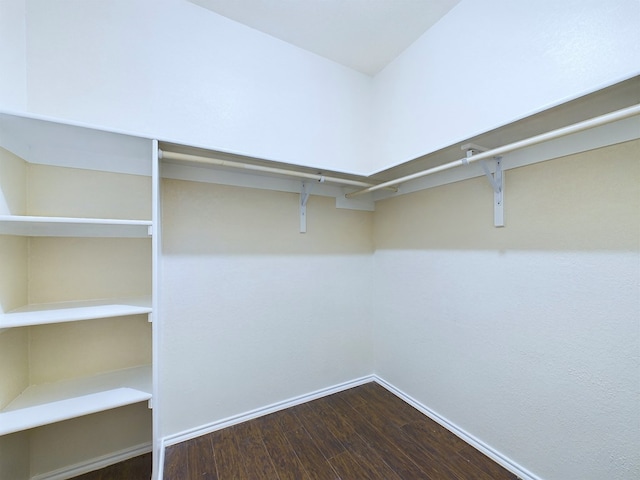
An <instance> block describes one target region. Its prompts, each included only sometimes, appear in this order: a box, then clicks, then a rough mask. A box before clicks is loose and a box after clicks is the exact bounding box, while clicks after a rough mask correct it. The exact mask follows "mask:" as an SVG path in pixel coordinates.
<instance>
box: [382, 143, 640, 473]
mask: <svg viewBox="0 0 640 480" xmlns="http://www.w3.org/2000/svg"><path fill="white" fill-rule="evenodd" d="M639 155H640V141H633V142H628V143H624V144H619V145H614V146H611V147H606V148H602V149H599V150H594V151H590V152H586V153H581V154H577V155H573V156H569V157H565V158H561V159H556V160H552V161H549V162H543V163H539V164H536V165H532V166H527V167H522V168H519V169H514V170H509V171H508V172H507V174H506V189H505V195H506V198H505V208H506V213H505V216H506V221H507V224H506V227H505V228H503V229H496V228H494V227H493V226H492V220H493V217H492V195H493V194H492V190H491V188H490V187H489V185H488V183H487V182H486V180H485V179H483V178H477V179H472V180H466V181H463V182H459V183H455V184H450V185H446V186H441V187H437V188H433V189H430V190H426V191H421V192H417V193H413V194H409V195H406V196H403V197H398V198H395V199H389V200H385V201H381V202H378V204H377V210H376V212H375V214H374V239H375V243H376V251H375V255H374V278H375V282H374V296H373V305H374V308H373V312H374V352H375V353H374V358H375V373H376V374H378V375H380V376H381V377H382V378H384V379H385V380H387V381H388V382H390V383H391V384H393V385H394V386H396V387H397V388H399V389H400V390H402V391H404V392H406V393H407V394H409V395H411V396H412V397H413V398H415V399H417V400H418V401H419V402H421V403H422V404H423V405H425V406H427V407H429V408H431V409H432V410H434V411H435V412H436V413H438V414H439V415H441V416H443V417H445V418H446V419H448V420H449V421H450V422H452V423H454V424H456V425H458V426H459V427H461V428H462V429H464V430H465V431H467V432H469V433H470V434H472V435H474V436H475V437H476V438H478V439H480V440H481V441H483V442H484V443H485V444H487V445H488V446H490V447H491V448H493V449H495V450H497V451H498V452H500V453H501V454H502V455H504V456H506V457H507V458H509V459H511V460H512V461H514V462H515V463H517V464H519V465H520V466H521V467H523V468H524V469H525V470H528V471H530V472H532V474H533V475H536V476H537V478H540V479H545V480H564V479H568V478H580V479H584V480H598V479H602V478H607V479H611V480H623V479H630V478H637V477H638V476H639V475H640V456H639V452H638V450H637V445H638V444H639V443H640V432H639V431H638V422H639V421H640V405H638V402H637V399H638V395H640V380H639V378H640V377H639V375H638V372H639V371H640V364H639V358H638V351H640V325H639V321H638V312H639V311H640V296H639V295H638V291H639V282H640V255H639V244H638V240H639V239H640V212H639V207H640V205H639V201H638V199H639V198H640V164H639V163H638V158H639Z"/></svg>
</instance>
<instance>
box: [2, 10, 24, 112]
mask: <svg viewBox="0 0 640 480" xmlns="http://www.w3.org/2000/svg"><path fill="white" fill-rule="evenodd" d="M25 10H26V7H25V0H0V72H2V74H1V75H0V109H3V110H17V111H20V110H25V109H26V108H27V57H26V22H25Z"/></svg>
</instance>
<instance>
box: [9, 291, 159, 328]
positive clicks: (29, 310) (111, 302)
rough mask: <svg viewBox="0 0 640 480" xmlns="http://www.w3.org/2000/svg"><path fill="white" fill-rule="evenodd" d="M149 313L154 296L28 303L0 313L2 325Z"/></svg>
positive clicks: (13, 325) (58, 321)
mask: <svg viewBox="0 0 640 480" xmlns="http://www.w3.org/2000/svg"><path fill="white" fill-rule="evenodd" d="M147 313H151V298H150V297H144V298H124V299H108V300H90V301H81V302H60V303H47V304H37V305H27V306H24V307H21V308H17V309H15V310H12V311H10V312H8V313H4V314H0V329H2V328H16V327H28V326H31V325H46V324H50V323H64V322H78V321H82V320H94V319H98V318H113V317H124V316H128V315H141V314H147Z"/></svg>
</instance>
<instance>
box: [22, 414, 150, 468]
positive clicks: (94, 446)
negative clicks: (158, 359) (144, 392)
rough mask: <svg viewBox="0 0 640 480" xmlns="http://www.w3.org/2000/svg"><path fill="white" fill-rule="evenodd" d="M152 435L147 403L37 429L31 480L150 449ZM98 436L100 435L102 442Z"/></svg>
mask: <svg viewBox="0 0 640 480" xmlns="http://www.w3.org/2000/svg"><path fill="white" fill-rule="evenodd" d="M150 431H151V410H150V409H149V408H148V406H147V403H146V402H143V403H137V404H135V405H128V406H126V407H121V408H117V409H114V410H108V411H106V412H100V413H95V414H93V415H87V416H84V417H79V418H74V419H72V420H67V421H65V422H59V423H54V424H51V425H46V426H44V427H39V428H36V429H33V430H31V432H30V437H29V445H30V447H31V466H30V471H31V476H32V477H33V476H35V475H38V474H45V475H43V476H42V477H41V478H51V476H50V475H49V476H48V475H46V474H49V473H50V472H55V471H56V470H58V469H64V468H68V467H69V466H70V465H76V464H82V463H84V462H86V461H87V459H97V458H100V457H102V456H107V457H108V456H109V455H113V454H114V453H119V452H121V451H122V450H125V449H127V448H135V447H139V446H141V445H147V446H148V447H149V448H150V446H151V445H150V443H149V442H150V437H149V432H150ZM96 432H100V433H99V441H96V438H97V436H96ZM61 439H64V441H61Z"/></svg>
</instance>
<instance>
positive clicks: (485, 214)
mask: <svg viewBox="0 0 640 480" xmlns="http://www.w3.org/2000/svg"><path fill="white" fill-rule="evenodd" d="M639 158H640V146H639V144H638V142H637V141H634V142H627V143H623V144H620V145H617V146H614V147H611V148H601V149H597V150H592V151H589V152H585V153H582V154H578V155H571V156H568V157H564V158H562V159H559V160H553V161H549V162H541V163H537V164H534V165H531V166H528V167H523V168H517V169H514V170H508V171H506V173H505V206H504V209H505V210H504V211H505V222H506V225H507V226H506V228H495V227H494V226H493V223H492V222H493V190H492V189H491V187H490V186H489V183H488V182H487V180H486V179H485V178H476V179H472V180H467V181H464V182H457V183H453V184H449V185H444V186H441V187H436V188H432V189H428V190H422V191H420V192H416V193H413V194H410V195H404V196H400V197H397V198H394V199H391V200H387V201H381V202H378V203H377V204H376V214H375V227H374V229H375V247H376V249H417V250H424V249H439V250H451V249H466V250H478V249H489V250H494V249H503V248H504V249H517V250H593V249H597V250H632V251H634V250H637V248H638V238H639V237H640V228H639V227H638V223H637V222H636V219H637V218H636V213H637V207H638V201H639V198H640V183H639V182H638V178H639V176H640V173H639V170H640V162H639V161H638V159H639ZM508 162H509V159H508V157H506V158H505V160H504V163H505V166H506V168H508V166H509V163H508Z"/></svg>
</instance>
